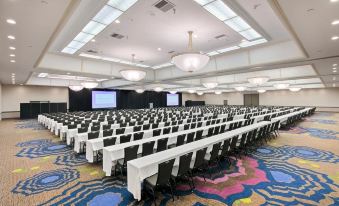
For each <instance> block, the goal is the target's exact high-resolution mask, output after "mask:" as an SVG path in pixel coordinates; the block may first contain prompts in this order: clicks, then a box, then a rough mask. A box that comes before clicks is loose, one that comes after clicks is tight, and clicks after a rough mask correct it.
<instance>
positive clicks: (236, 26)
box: [225, 16, 251, 32]
mask: <svg viewBox="0 0 339 206" xmlns="http://www.w3.org/2000/svg"><path fill="white" fill-rule="evenodd" d="M225 24H227V25H228V26H229V27H231V28H232V29H233V30H234V31H236V32H240V31H244V30H247V29H250V28H251V26H250V25H248V24H247V23H246V22H245V21H244V20H243V19H242V18H241V17H239V16H237V17H235V18H232V19H229V20H227V21H225Z"/></svg>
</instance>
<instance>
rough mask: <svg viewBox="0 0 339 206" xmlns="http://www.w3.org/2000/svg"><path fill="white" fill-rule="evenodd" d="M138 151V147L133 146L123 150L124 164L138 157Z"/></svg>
mask: <svg viewBox="0 0 339 206" xmlns="http://www.w3.org/2000/svg"><path fill="white" fill-rule="evenodd" d="M138 149H139V145H133V146H130V147H126V148H125V149H124V153H125V158H124V164H126V163H127V162H128V161H130V160H134V159H136V158H137V157H138Z"/></svg>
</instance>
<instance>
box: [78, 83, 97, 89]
mask: <svg viewBox="0 0 339 206" xmlns="http://www.w3.org/2000/svg"><path fill="white" fill-rule="evenodd" d="M81 85H82V86H83V87H85V88H87V89H93V88H95V87H97V86H98V85H99V84H98V83H96V82H81Z"/></svg>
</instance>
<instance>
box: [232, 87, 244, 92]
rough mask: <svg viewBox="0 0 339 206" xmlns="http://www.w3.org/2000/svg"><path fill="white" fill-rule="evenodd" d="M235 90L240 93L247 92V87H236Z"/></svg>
mask: <svg viewBox="0 0 339 206" xmlns="http://www.w3.org/2000/svg"><path fill="white" fill-rule="evenodd" d="M234 89H235V90H237V91H239V92H243V91H245V90H246V87H235V88H234Z"/></svg>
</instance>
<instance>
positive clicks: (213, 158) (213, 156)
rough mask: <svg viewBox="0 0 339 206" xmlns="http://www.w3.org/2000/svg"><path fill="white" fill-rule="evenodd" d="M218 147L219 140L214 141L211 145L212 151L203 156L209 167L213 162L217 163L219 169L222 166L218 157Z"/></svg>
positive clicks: (219, 145)
mask: <svg viewBox="0 0 339 206" xmlns="http://www.w3.org/2000/svg"><path fill="white" fill-rule="evenodd" d="M220 147H221V142H218V143H215V144H214V145H213V147H212V151H211V152H210V153H209V154H207V155H206V156H205V160H206V161H208V166H209V168H210V167H211V166H212V164H213V163H217V164H218V166H219V169H220V171H221V169H222V167H221V164H220V162H219V158H218V157H219V150H220ZM206 157H207V158H206ZM210 176H212V174H211V173H210Z"/></svg>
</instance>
